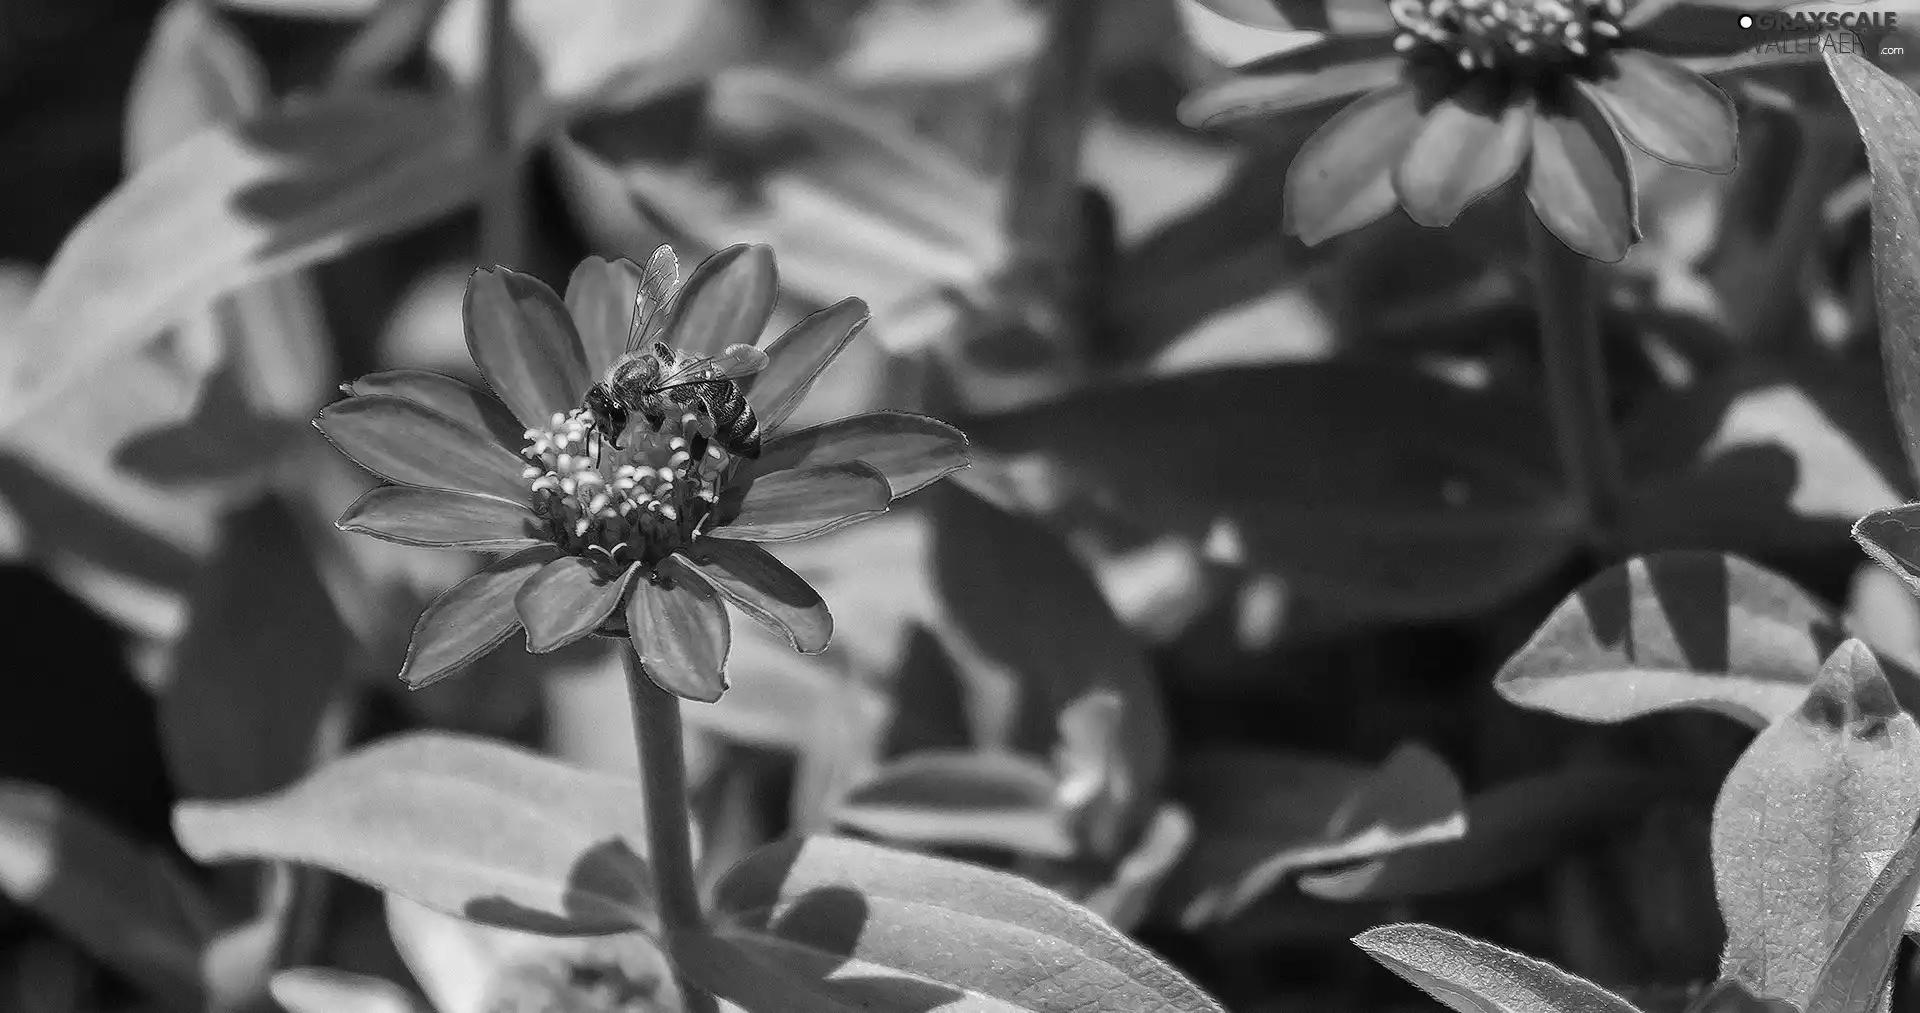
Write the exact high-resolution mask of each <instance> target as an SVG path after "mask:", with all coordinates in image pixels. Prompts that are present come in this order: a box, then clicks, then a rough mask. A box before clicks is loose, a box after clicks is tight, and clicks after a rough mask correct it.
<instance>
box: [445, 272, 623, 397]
mask: <svg viewBox="0 0 1920 1013" xmlns="http://www.w3.org/2000/svg"><path fill="white" fill-rule="evenodd" d="M464 313H465V316H466V326H467V351H469V352H470V353H472V355H473V363H474V365H476V366H479V367H480V372H481V374H482V375H484V376H485V377H486V378H487V383H489V384H491V385H492V386H493V389H494V391H495V392H496V393H498V394H499V395H500V400H502V401H505V402H506V403H507V407H508V408H511V409H512V410H513V417H514V418H517V419H519V420H520V424H521V425H522V426H523V427H525V428H528V429H532V428H533V427H535V426H544V425H546V424H547V420H548V419H549V418H551V417H552V416H553V414H554V413H555V412H564V411H568V410H569V409H573V408H577V407H579V405H580V399H581V398H582V397H584V396H585V395H586V393H587V388H588V387H589V386H591V385H592V384H593V378H592V377H591V376H590V375H589V373H588V372H587V353H586V350H585V348H584V347H583V346H582V344H581V341H580V334H579V332H578V331H575V330H574V328H573V318H572V317H571V316H569V315H568V314H567V305H566V303H563V302H561V301H560V297H559V296H557V295H555V294H554V293H553V289H550V288H548V287H547V285H546V283H545V282H543V281H541V280H540V279H538V278H535V277H534V276H533V275H530V274H521V273H520V272H518V271H510V270H508V269H506V268H504V267H498V268H494V269H493V270H491V271H487V270H479V271H475V272H473V276H472V277H470V278H468V279H467V298H466V303H465V306H464Z"/></svg>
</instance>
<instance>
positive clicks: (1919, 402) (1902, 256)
mask: <svg viewBox="0 0 1920 1013" xmlns="http://www.w3.org/2000/svg"><path fill="white" fill-rule="evenodd" d="M1822 59H1824V60H1825V61H1826V64H1827V70H1828V72H1830V73H1831V74H1832V75H1833V80H1834V83H1835V84H1836V85H1838V86H1839V89H1840V97H1841V98H1842V99H1844V100H1845V101H1846V104H1847V109H1848V110H1849V111H1850V112H1852V113H1853V119H1854V123H1855V124H1857V125H1858V126H1859V128H1860V136H1861V137H1862V138H1863V139H1864V140H1865V141H1866V145H1867V163H1868V165H1869V167H1870V168H1871V170H1872V176H1873V201H1872V208H1873V210H1872V218H1873V280H1874V297H1875V304H1876V305H1877V306H1878V307H1879V314H1878V318H1879V319H1880V320H1881V321H1882V324H1881V327H1882V331H1881V337H1880V355H1881V358H1882V359H1884V360H1885V361H1886V367H1887V390H1888V393H1889V394H1890V396H1891V398H1892V400H1893V408H1894V416H1895V418H1896V419H1897V421H1898V422H1899V425H1900V432H1901V434H1902V435H1904V436H1905V437H1906V448H1907V459H1908V461H1909V462H1911V463H1912V465H1913V467H1914V468H1915V469H1916V471H1920V203H1916V201H1920V197H1916V195H1920V167H1916V166H1915V165H1914V164H1913V160H1912V158H1910V157H1909V154H1910V153H1911V152H1912V151H1913V149H1914V147H1915V145H1920V96H1917V95H1915V94H1914V92H1913V89H1911V88H1909V87H1907V86H1906V85H1904V84H1902V83H1900V82H1899V81H1898V80H1897V79H1895V78H1894V77H1893V76H1892V75H1890V74H1888V73H1887V72H1886V71H1884V70H1881V69H1880V68H1878V67H1875V66H1874V65H1873V64H1871V63H1869V62H1867V60H1866V59H1865V58H1864V57H1862V56H1860V55H1859V54H1857V53H1836V54H1829V53H1824V52H1823V53H1822Z"/></svg>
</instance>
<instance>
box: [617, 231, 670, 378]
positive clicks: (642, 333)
mask: <svg viewBox="0 0 1920 1013" xmlns="http://www.w3.org/2000/svg"><path fill="white" fill-rule="evenodd" d="M678 284H680V258H679V257H676V256H674V255H673V247H671V246H666V245H662V246H660V247H659V248H658V249H656V250H654V251H653V256H651V257H648V258H647V269H646V271H645V272H643V273H642V274H641V275H640V290H639V291H638V292H636V293H634V296H633V320H632V322H631V323H629V324H628V325H627V351H628V352H637V351H639V350H640V349H642V348H644V347H646V344H647V339H648V338H650V337H652V335H653V334H654V333H655V332H656V331H657V330H658V328H657V327H655V326H654V325H655V324H656V323H657V324H659V325H660V326H661V327H664V326H666V322H667V318H666V316H665V315H664V314H662V313H661V312H660V310H661V309H662V308H664V307H665V306H666V303H667V297H669V296H671V295H672V294H673V289H674V286H676V285H678Z"/></svg>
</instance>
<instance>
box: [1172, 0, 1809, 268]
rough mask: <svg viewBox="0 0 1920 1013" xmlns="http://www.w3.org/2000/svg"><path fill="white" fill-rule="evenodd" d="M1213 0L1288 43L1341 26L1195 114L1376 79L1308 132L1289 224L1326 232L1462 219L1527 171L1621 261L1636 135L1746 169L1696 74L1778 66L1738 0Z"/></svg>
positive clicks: (1546, 219) (1659, 150)
mask: <svg viewBox="0 0 1920 1013" xmlns="http://www.w3.org/2000/svg"><path fill="white" fill-rule="evenodd" d="M1189 2H1192V0H1189ZM1199 2H1200V3H1203V4H1204V5H1205V6H1206V7H1207V8H1209V9H1211V10H1213V11H1215V12H1217V13H1219V14H1220V15H1222V16H1224V17H1227V18H1229V19H1231V20H1234V21H1237V22H1239V23H1241V24H1242V25H1246V26H1249V27H1251V28H1253V29H1256V30H1260V32H1261V34H1264V35H1270V36H1272V37H1273V39H1274V40H1275V41H1276V42H1282V41H1295V37H1296V36H1297V35H1298V29H1300V28H1315V29H1319V30H1321V31H1322V32H1323V33H1324V34H1322V35H1321V36H1320V37H1319V38H1318V39H1317V40H1315V41H1313V42H1311V43H1309V44H1307V45H1305V46H1298V45H1297V44H1296V45H1295V46H1294V48H1290V49H1287V50H1285V51H1284V52H1281V53H1279V54H1278V55H1275V56H1269V57H1266V58H1264V59H1257V60H1255V61H1253V62H1252V63H1251V64H1249V65H1248V66H1247V67H1246V68H1245V71H1246V72H1245V73H1243V74H1241V75H1238V76H1236V77H1234V78H1231V79H1229V80H1227V81H1225V82H1223V83H1221V84H1219V85H1217V86H1215V87H1213V88H1210V89H1206V90H1203V91H1201V92H1200V93H1198V94H1196V95H1194V96H1191V97H1190V98H1189V99H1188V101H1187V103H1186V104H1185V105H1184V106H1183V108H1182V116H1183V118H1185V119H1187V120H1188V122H1190V123H1195V124H1196V125H1202V124H1212V123H1218V122H1224V121H1228V120H1231V119H1235V118H1241V117H1247V116H1255V115H1263V114H1273V113H1281V112H1287V111H1293V110H1301V109H1306V108H1311V107H1317V106H1324V105H1326V104H1329V103H1332V102H1336V101H1339V100H1342V99H1346V98H1348V97H1350V96H1353V95H1356V94H1361V93H1365V94H1364V95H1363V97H1361V98H1359V99H1358V100H1357V101H1354V102H1352V103H1351V104H1349V105H1348V106H1346V107H1345V108H1344V109H1341V110H1340V111H1339V112H1337V113H1335V114H1334V116H1333V117H1332V118H1331V119H1330V120H1328V121H1327V122H1326V123H1325V124H1324V125H1323V126H1322V127H1321V128H1320V129H1319V130H1318V131H1317V132H1315V133H1314V134H1313V135H1312V136H1311V137H1310V138H1308V140H1307V142H1306V143H1305V144H1304V145H1303V146H1302V147H1301V149H1300V151H1299V153H1298V155H1296V156H1295V158H1294V160H1293V163H1292V166H1291V167H1290V169H1289V171H1288V173H1287V182H1286V194H1285V227H1286V229H1287V231H1288V232H1290V233H1293V234H1294V235H1297V236H1299V237H1300V239H1301V240H1302V241H1304V242H1306V243H1307V244H1309V245H1313V244H1317V243H1319V242H1322V241H1324V240H1326V239H1328V238H1331V237H1333V236H1337V235H1340V234H1342V233H1345V232H1349V231H1351V230H1353V229H1356V228H1359V227H1361V226H1363V225H1367V224H1370V223H1371V222H1374V221H1376V220H1378V219H1379V218H1381V217H1382V216H1384V215H1386V214H1387V213H1388V212H1390V211H1392V210H1393V209H1394V208H1395V207H1396V206H1398V207H1403V208H1405V209H1406V212H1407V214H1408V215H1409V216H1410V217H1411V218H1413V220H1414V221H1416V222H1419V223H1420V224H1422V225H1427V226H1435V227H1438V226H1445V225H1450V224H1452V222H1453V221H1454V219H1455V218H1457V217H1458V216H1459V215H1460V213H1461V212H1462V211H1464V210H1465V209H1466V208H1467V207H1468V206H1469V205H1471V204H1472V203H1473V202H1475V201H1476V200H1478V199H1480V198H1482V197H1484V196H1486V195H1488V194H1490V193H1492V192H1494V191H1495V190H1498V189H1499V188H1501V187H1502V186H1503V185H1504V184H1505V183H1507V182H1508V181H1509V180H1512V179H1514V178H1515V177H1516V176H1522V175H1524V180H1525V191H1526V197H1527V202H1528V203H1529V204H1530V205H1531V206H1532V208H1533V213H1534V214H1535V215H1537V216H1538V217H1539V219H1540V221H1541V222H1542V223H1543V224H1544V225H1545V226H1546V227H1547V228H1548V229H1549V230H1550V231H1552V232H1553V234H1554V235H1556V236H1558V237H1559V238H1560V240H1561V241H1562V242H1564V243H1566V244H1567V245H1568V246H1569V247H1571V248H1573V249H1574V250H1576V251H1578V252H1580V253H1582V254H1584V255H1586V256H1588V257H1591V258H1593V259H1595V260H1602V261H1609V262H1611V261H1617V260H1619V259H1620V258H1622V257H1623V256H1625V255H1626V251H1627V248H1628V247H1629V246H1630V245H1632V243H1633V242H1634V241H1636V240H1637V239H1638V238H1639V236H1640V232H1639V222H1638V214H1639V212H1638V197H1637V188H1636V184H1635V181H1634V174H1633V169H1632V165H1631V162H1630V160H1629V153H1628V148H1627V145H1629V144H1631V145H1632V146H1633V147H1635V148H1638V149H1640V150H1641V151H1644V152H1646V153H1647V154H1649V155H1652V156H1653V157H1654V158H1657V159H1659V160H1661V161H1663V162H1667V163H1669V164H1672V165H1677V166H1682V167H1686V168H1692V169H1699V170H1702V171H1705V172H1711V173H1718V174H1724V173H1728V172H1732V171H1733V168H1734V164H1735V160H1736V148H1735V117H1734V108H1733V103H1732V102H1731V101H1730V100H1729V99H1728V98H1727V96H1726V95H1725V94H1724V93H1723V92H1721V90H1720V89H1719V88H1717V87H1716V86H1714V85H1713V84H1712V83H1711V82H1709V81H1707V80H1706V78H1705V77H1703V76H1701V74H1700V73H1696V72H1695V71H1696V70H1699V71H1702V72H1716V73H1717V72H1725V71H1729V70H1734V69H1742V68H1746V67H1752V66H1760V65H1764V64H1765V63H1767V62H1768V59H1767V55H1766V54H1760V53H1755V52H1752V50H1754V48H1755V47H1756V46H1757V45H1758V44H1759V43H1760V42H1761V41H1762V40H1760V39H1758V38H1756V37H1755V36H1754V35H1752V34H1751V33H1748V34H1746V35H1744V36H1742V35H1740V34H1739V29H1738V27H1737V23H1738V22H1737V16H1738V15H1737V12H1735V11H1714V10H1709V9H1703V8H1694V7H1687V8H1682V7H1678V6H1676V5H1675V4H1673V3H1671V2H1669V0H1644V2H1638V3H1636V2H1634V0H1336V6H1335V7H1334V8H1333V10H1332V11H1330V12H1328V13H1329V14H1330V15H1331V16H1330V17H1328V18H1327V19H1325V20H1323V21H1321V22H1320V23H1318V24H1303V23H1301V22H1300V21H1298V20H1295V19H1293V18H1291V17H1289V16H1288V15H1285V14H1283V13H1282V12H1281V7H1282V6H1285V7H1287V8H1288V10H1289V11H1293V10H1295V9H1296V8H1297V7H1298V6H1299V5H1296V4H1291V3H1290V4H1285V5H1282V4H1279V3H1278V2H1277V0H1276V2H1275V3H1274V4H1273V5H1272V6H1269V5H1268V3H1267V0H1199ZM1192 16H1193V17H1201V16H1206V15H1205V14H1204V12H1192ZM1268 48H1269V50H1270V49H1271V47H1268ZM1743 50H1746V51H1745V52H1743ZM1772 62H1773V63H1774V64H1776V65H1777V64H1778V63H1779V62H1780V60H1779V59H1778V57H1777V56H1775V57H1774V58H1773V59H1772Z"/></svg>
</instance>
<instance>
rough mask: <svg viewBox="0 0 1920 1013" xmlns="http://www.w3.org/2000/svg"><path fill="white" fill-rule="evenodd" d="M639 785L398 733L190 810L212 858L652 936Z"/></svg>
mask: <svg viewBox="0 0 1920 1013" xmlns="http://www.w3.org/2000/svg"><path fill="white" fill-rule="evenodd" d="M638 792H639V787H638V786H637V785H635V784H634V783H632V782H630V781H628V780H626V779H624V778H619V777H613V776H610V775H607V774H600V773H594V772H589V771H583V770H575V769H573V768H570V767H567V766H565V765H564V764H560V763H557V762H555V761H553V760H550V759H547V758H545V757H541V756H537V755H535V754H533V753H529V752H526V751H524V750H521V749H517V748H513V747H510V746H506V745H502V744H500V743H497V742H489V741H487V740H483V739H478V738H471V737H468V736H461V735H447V734H440V733H424V732H423V733H415V734H411V735H405V736H401V737H397V738H390V739H385V740H382V741H379V742H376V743H374V744H373V745H370V746H365V747H363V748H361V749H359V750H356V751H354V752H353V753H350V754H348V755H347V756H344V757H342V758H340V759H338V760H335V761H333V762H332V763H329V764H328V765H326V766H324V767H321V768H320V769H318V770H316V771H314V772H313V773H312V774H310V775H308V776H307V777H306V778H305V779H304V780H302V781H300V782H299V783H297V784H295V785H293V786H292V787H290V788H288V789H286V790H284V791H281V792H278V793H276V794H273V795H267V796H262V797H259V798H254V799H248V800H245V801H234V802H198V801H196V802H183V803H181V804H180V805H179V807H177V808H176V809H175V811H174V821H173V822H174V831H175V833H176V834H177V835H178V836H179V838H180V844H181V846H182V847H183V848H185V849H186V850H187V852H188V854H190V855H192V856H193V857H195V858H197V859H199V860H200V861H203V862H217V861H227V860H231V859H236V858H265V859H274V860H279V861H288V862H300V863H303V864H307V865H317V866H320V867H321V868H324V869H330V870H332V871H334V872H337V873H339V874H341V875H343V876H348V877H350V878H353V879H357V880H360V881H361V882H363V883H366V884H368V885H370V886H373V887H374V888H376V889H380V890H385V891H387V892H390V893H396V894H399V895H400V896H402V897H405V898H407V899H408V900H411V901H414V902H415V903H418V904H421V905H424V906H426V907H428V908H431V909H433V910H435V911H439V912H442V913H444V914H450V915H456V916H458V917H461V918H466V919H469V920H471V921H476V922H481V923H483V924H487V925H498V926H501V927H503V928H517V929H524V930H526V931H529V932H540V933H544V934H547V935H597V934H600V933H605V932H617V931H621V930H628V929H650V928H651V927H652V925H653V922H654V915H653V910H654V908H653V887H652V876H651V873H650V872H649V870H648V868H647V863H646V861H645V859H643V858H642V857H641V856H640V854H639V850H640V849H642V848H644V844H643V842H644V841H645V839H646V838H645V826H644V823H645V820H644V817H643V816H642V814H641V809H640V807H638V806H636V805H635V804H634V800H635V798H637V797H638Z"/></svg>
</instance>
